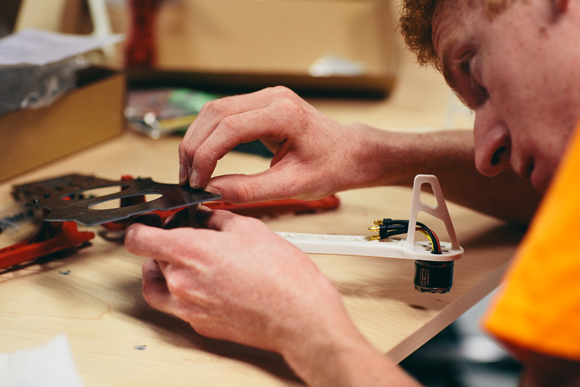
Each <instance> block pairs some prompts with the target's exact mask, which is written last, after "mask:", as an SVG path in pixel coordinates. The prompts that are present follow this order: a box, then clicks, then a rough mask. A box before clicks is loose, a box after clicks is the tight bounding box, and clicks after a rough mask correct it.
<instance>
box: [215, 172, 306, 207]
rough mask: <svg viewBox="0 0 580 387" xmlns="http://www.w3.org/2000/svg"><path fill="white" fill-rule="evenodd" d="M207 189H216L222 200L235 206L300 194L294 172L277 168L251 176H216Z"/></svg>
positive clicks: (287, 197) (299, 186) (299, 187)
mask: <svg viewBox="0 0 580 387" xmlns="http://www.w3.org/2000/svg"><path fill="white" fill-rule="evenodd" d="M209 188H214V189H218V190H219V191H220V192H221V194H222V195H223V200H225V201H227V202H229V203H235V204H245V203H255V202H263V201H267V200H282V199H289V198H292V197H295V196H296V195H298V194H300V193H302V190H301V185H300V184H297V182H296V170H293V169H292V170H291V169H290V168H277V167H273V168H272V167H271V168H269V169H267V170H266V171H263V172H259V173H255V174H252V175H222V176H217V177H214V178H212V179H211V180H210V181H209V182H208V185H207V188H206V189H209Z"/></svg>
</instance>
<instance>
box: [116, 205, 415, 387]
mask: <svg viewBox="0 0 580 387" xmlns="http://www.w3.org/2000/svg"><path fill="white" fill-rule="evenodd" d="M180 220H181V219H180V216H177V217H175V218H174V219H173V220H172V222H173V223H174V224H178V223H179V222H180ZM196 221H197V223H198V224H199V226H201V227H204V229H194V228H174V229H169V230H168V229H160V228H152V227H148V226H145V225H143V224H138V223H136V224H133V225H131V226H130V227H129V228H128V229H127V233H126V236H125V246H126V247H127V250H128V251H129V252H131V253H134V254H137V255H140V256H146V257H149V258H150V259H148V260H147V261H146V262H145V264H144V265H143V296H144V298H145V300H146V301H147V302H148V303H149V304H150V305H151V306H152V307H154V308H156V309H159V310H161V311H164V312H166V313H170V314H173V315H175V316H177V317H179V318H181V319H182V320H185V321H187V322H188V323H190V324H191V326H192V327H193V328H194V329H195V330H196V331H197V332H198V333H200V334H202V335H205V336H208V337H212V338H216V339H222V340H230V341H234V342H237V343H240V344H246V345H251V346H254V347H258V348H262V349H266V350H271V351H276V352H278V353H280V354H282V355H283V356H284V358H285V359H286V361H287V362H288V364H289V365H290V366H291V367H292V368H293V369H294V371H295V372H296V373H297V374H298V375H299V376H300V377H302V378H303V379H304V381H305V382H306V383H307V384H308V385H311V386H336V387H341V386H361V387H363V386H373V387H375V386H398V387H403V386H417V384H416V382H415V381H413V380H412V379H411V378H410V377H409V376H408V375H406V374H405V373H404V372H403V371H402V370H401V369H400V368H399V367H397V365H396V364H394V363H392V362H391V361H390V360H389V359H388V358H386V357H384V356H383V355H382V354H381V353H379V352H378V351H377V350H376V349H374V348H373V347H372V346H371V345H370V344H369V343H368V341H366V339H365V338H364V337H363V336H362V335H361V334H360V332H359V331H358V330H357V329H356V327H355V326H354V324H353V323H352V321H351V320H350V317H349V316H348V314H347V312H346V309H345V308H344V305H343V304H342V301H341V298H340V295H339V293H338V291H337V290H336V289H335V288H334V286H333V285H332V284H331V283H330V281H329V280H328V279H327V278H326V277H325V276H324V275H322V273H320V271H319V270H318V269H317V268H316V266H315V265H314V264H313V263H312V261H311V260H310V259H309V258H308V257H307V256H306V255H305V254H304V253H302V252H301V251H300V250H299V249H298V248H296V247H295V246H294V245H292V244H291V243H289V242H287V241H285V240H284V239H282V238H281V237H279V236H278V235H276V234H275V233H273V232H272V231H270V230H269V229H268V227H267V226H266V225H265V224H263V223H262V222H260V221H259V220H256V219H253V218H246V217H242V216H239V215H234V214H232V213H230V212H227V211H219V210H217V211H208V210H205V209H201V210H199V211H198V213H197V217H196Z"/></svg>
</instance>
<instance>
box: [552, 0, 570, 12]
mask: <svg viewBox="0 0 580 387" xmlns="http://www.w3.org/2000/svg"><path fill="white" fill-rule="evenodd" d="M569 2H570V0H552V3H553V4H554V7H555V8H556V10H557V11H558V12H566V11H567V10H568V3H569Z"/></svg>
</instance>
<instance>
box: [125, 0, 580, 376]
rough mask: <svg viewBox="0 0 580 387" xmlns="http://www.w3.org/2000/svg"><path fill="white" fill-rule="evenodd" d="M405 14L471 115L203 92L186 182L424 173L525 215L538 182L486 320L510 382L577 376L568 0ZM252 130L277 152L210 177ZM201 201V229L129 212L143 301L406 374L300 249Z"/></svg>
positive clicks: (329, 186) (273, 92) (575, 13)
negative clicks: (351, 109) (381, 112)
mask: <svg viewBox="0 0 580 387" xmlns="http://www.w3.org/2000/svg"><path fill="white" fill-rule="evenodd" d="M401 30H402V32H403V34H404V36H405V39H406V41H407V43H408V45H409V47H410V48H411V50H412V51H414V52H415V53H417V56H418V59H419V61H420V62H421V63H424V64H426V63H431V64H433V65H435V67H437V68H438V69H440V70H441V72H442V74H443V76H444V77H445V79H446V80H447V82H448V83H449V85H450V86H451V87H452V88H453V89H454V90H455V91H456V92H457V94H458V96H459V97H460V98H461V99H462V100H463V101H464V102H465V103H466V104H467V105H468V106H469V107H470V108H471V109H473V110H474V111H475V117H476V118H475V127H474V131H473V132H471V131H464V132H461V131H453V132H435V133H430V134H421V135H420V136H419V135H416V134H412V133H394V132H385V131H380V130H376V129H372V128H370V127H368V126H366V125H362V124H355V125H350V126H345V125H341V124H339V123H337V122H335V121H333V120H331V119H330V118H328V117H326V116H324V115H323V114H322V113H320V112H319V111H317V110H315V109H314V108H313V107H312V106H310V105H308V104H307V103H306V102H305V101H303V100H302V99H300V98H299V97H298V96H296V95H295V94H294V93H292V92H290V91H289V90H287V89H284V88H273V89H266V90H263V91H260V92H257V93H253V94H248V95H243V96H237V97H231V98H226V99H222V100H219V101H216V102H212V103H210V104H207V105H206V106H204V108H203V109H202V112H201V113H200V115H199V117H198V118H197V119H196V120H195V122H194V123H193V124H192V125H191V127H190V128H189V130H188V132H187V134H186V136H185V137H184V139H183V141H182V144H181V146H180V149H179V153H180V180H181V183H183V184H190V185H191V186H192V187H196V188H199V187H203V188H205V189H207V190H210V191H218V192H221V193H222V194H223V196H224V199H225V200H227V201H230V202H236V203H244V202H251V201H260V200H267V199H281V198H288V197H302V198H318V197H322V196H326V195H328V194H331V193H334V192H337V191H340V190H345V189H352V188H360V187H369V186H377V185H387V184H398V185H410V184H411V181H412V177H413V176H414V175H415V174H416V173H418V172H427V173H433V174H436V175H437V176H438V177H439V179H440V181H441V183H442V185H443V186H444V190H445V191H446V192H449V193H450V196H451V197H450V198H451V199H452V200H454V201H456V202H458V203H460V204H463V205H467V206H470V207H472V208H474V209H477V210H479V211H482V212H485V213H488V214H491V215H494V216H498V217H501V218H503V219H506V220H509V221H512V222H519V223H528V222H529V221H530V219H531V218H532V217H533V216H534V211H535V209H536V207H537V204H538V202H539V200H540V197H541V195H545V197H544V199H543V203H542V205H541V208H540V210H539V211H538V213H537V214H536V215H535V220H534V222H533V224H532V226H531V228H530V230H529V232H528V234H527V236H526V238H525V241H524V242H523V244H522V246H521V248H520V249H519V252H518V256H517V257H516V260H515V262H514V265H513V266H512V268H511V269H510V272H509V275H508V277H507V279H506V284H505V286H504V287H503V289H502V291H501V293H500V295H499V297H498V299H497V301H496V302H495V304H494V306H493V307H492V308H491V310H490V312H489V314H488V316H487V317H486V322H485V325H486V327H487V329H489V331H490V332H491V333H492V334H493V335H495V336H496V337H498V338H499V339H500V340H501V341H502V342H504V343H505V344H506V346H508V348H509V349H511V350H512V351H513V353H514V354H515V355H516V356H518V358H519V359H520V360H521V361H522V363H523V365H524V372H523V374H522V386H534V387H535V386H579V385H580V281H578V280H577V278H576V277H577V275H578V273H580V252H579V251H578V248H576V247H575V244H574V241H573V240H572V238H571V237H568V236H567V235H568V233H566V232H568V231H569V230H572V229H574V226H575V220H576V219H577V217H578V216H580V200H578V199H577V198H576V195H577V191H578V185H579V183H577V182H576V181H577V178H576V171H577V170H580V138H579V136H578V135H576V134H575V132H576V131H575V126H576V125H577V121H578V118H579V116H580V1H578V0H519V1H516V0H512V1H510V0H503V1H502V0H464V1H451V0H439V1H436V0H433V1H428V0H416V1H413V0H405V3H404V8H403V14H402V18H401ZM579 130H580V129H579ZM257 139H262V140H263V141H264V142H265V143H266V144H267V145H268V146H269V147H270V148H271V149H272V150H273V151H274V153H275V155H274V158H273V160H272V164H271V167H270V168H269V169H268V170H267V171H265V172H263V173H259V174H256V175H251V176H241V175H230V176H218V177H214V178H211V174H212V172H213V170H214V168H215V165H216V162H217V160H219V159H220V158H221V157H222V156H223V155H224V154H225V153H227V152H228V151H230V150H231V149H232V148H233V147H234V146H235V145H237V144H239V143H243V142H248V141H251V140H257ZM476 169H477V171H476ZM477 172H479V173H477ZM518 176H519V178H518ZM457 181H461V182H462V184H461V185H458V184H457V183H456V182H457ZM530 182H531V185H530ZM531 186H533V187H534V188H535V190H536V191H537V193H534V192H533V190H532V189H531ZM538 193H539V194H538ZM197 218H198V219H197V220H198V222H199V224H200V225H201V226H202V228H199V229H193V228H177V229H172V230H163V229H155V228H150V227H147V226H144V225H138V224H137V225H133V226H131V227H130V228H129V229H128V231H127V235H126V246H127V249H128V250H129V251H131V252H133V253H135V254H139V255H142V256H147V257H151V258H152V259H149V260H148V261H147V262H146V263H145V265H144V267H143V286H144V287H143V293H144V297H145V299H146V300H147V301H148V302H149V304H150V305H151V306H153V307H155V308H158V309H160V310H162V311H165V312H167V313H172V314H175V315H176V316H178V317H180V318H182V319H183V320H185V321H187V322H189V323H190V324H191V325H192V326H193V327H194V328H195V329H196V331H198V332H199V333H201V334H204V335H207V336H209V337H214V338H219V339H225V340H231V341H235V342H239V343H242V344H246V345H252V346H255V347H259V348H263V349H267V350H272V351H276V352H279V353H280V354H282V355H283V356H284V358H285V359H286V361H287V362H288V364H289V365H290V366H291V367H292V368H293V369H294V370H295V371H296V373H297V374H298V375H299V376H300V377H302V378H303V379H304V380H305V381H306V382H307V383H308V384H309V385H312V386H414V385H417V383H416V382H415V381H414V380H413V379H412V378H410V377H409V376H408V375H407V374H405V372H404V371H402V370H401V369H400V368H399V367H398V366H397V365H396V364H394V363H392V362H391V361H390V360H389V359H387V358H386V357H384V356H383V355H382V354H380V353H379V352H377V351H376V350H375V349H374V348H373V347H372V346H371V345H370V344H369V343H368V342H367V341H366V340H365V339H364V338H363V336H362V335H361V334H360V333H359V332H358V331H357V329H356V328H355V326H354V324H353V323H352V322H351V320H350V319H349V317H348V314H347V313H346V311H345V308H344V306H343V304H342V302H341V299H340V295H339V294H338V292H337V290H336V289H335V288H334V287H333V286H332V285H331V284H330V282H329V281H328V280H327V279H326V278H325V277H324V276H323V275H322V274H321V273H320V272H319V271H318V270H317V269H316V267H315V266H314V264H313V263H312V262H311V261H310V260H309V259H308V257H307V256H306V255H305V254H303V253H302V252H301V251H299V250H298V249H297V248H295V247H294V246H293V245H291V244H289V243H288V242H286V241H284V240H283V239H281V238H280V237H278V236H277V235H276V234H274V233H272V232H271V231H270V230H269V229H268V228H267V227H266V226H265V225H263V224H262V223H261V222H259V221H257V220H255V219H249V218H244V217H241V216H236V215H233V214H230V213H228V212H224V211H214V212H211V211H205V210H202V211H200V212H199V213H198V217H197Z"/></svg>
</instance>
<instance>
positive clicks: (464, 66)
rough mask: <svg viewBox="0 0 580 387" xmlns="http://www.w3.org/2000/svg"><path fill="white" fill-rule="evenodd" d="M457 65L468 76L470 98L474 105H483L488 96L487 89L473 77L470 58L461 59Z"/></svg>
mask: <svg viewBox="0 0 580 387" xmlns="http://www.w3.org/2000/svg"><path fill="white" fill-rule="evenodd" d="M459 67H460V68H461V71H462V72H463V74H464V75H465V76H467V77H468V78H469V81H470V83H471V89H472V91H473V93H470V94H473V98H472V99H473V105H474V107H477V106H480V105H483V104H484V103H485V101H486V100H487V99H488V98H489V93H488V92H487V89H486V88H485V87H483V86H482V85H481V84H480V83H479V82H478V81H477V80H476V79H475V77H474V75H473V69H472V67H471V58H468V59H464V60H462V61H461V63H460V66H459Z"/></svg>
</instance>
